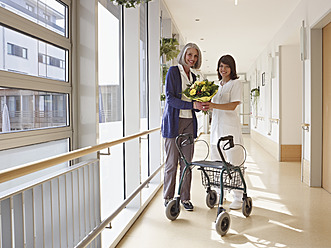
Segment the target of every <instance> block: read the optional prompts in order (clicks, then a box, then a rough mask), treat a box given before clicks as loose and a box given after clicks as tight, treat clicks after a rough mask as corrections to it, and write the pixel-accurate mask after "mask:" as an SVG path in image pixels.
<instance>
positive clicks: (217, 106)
mask: <svg viewBox="0 0 331 248" xmlns="http://www.w3.org/2000/svg"><path fill="white" fill-rule="evenodd" d="M239 104H240V101H237V102H229V103H223V104H221V103H213V102H210V104H209V109H220V110H235V109H236V107H237V106H238V105H239Z"/></svg>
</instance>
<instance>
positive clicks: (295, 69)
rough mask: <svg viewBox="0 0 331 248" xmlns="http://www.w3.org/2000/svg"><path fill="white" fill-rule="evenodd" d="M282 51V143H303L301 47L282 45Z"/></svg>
mask: <svg viewBox="0 0 331 248" xmlns="http://www.w3.org/2000/svg"><path fill="white" fill-rule="evenodd" d="M279 52H280V106H281V108H280V113H281V116H280V120H281V121H280V130H281V137H280V143H281V144H282V145H297V144H301V133H302V131H301V120H302V68H301V67H302V65H301V61H300V47H299V46H297V45H296V46H295V45H291V46H281V47H280V49H279Z"/></svg>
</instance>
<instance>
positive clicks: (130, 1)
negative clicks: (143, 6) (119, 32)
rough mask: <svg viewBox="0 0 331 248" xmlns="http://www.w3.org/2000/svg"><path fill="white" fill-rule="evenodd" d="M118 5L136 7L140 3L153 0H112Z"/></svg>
mask: <svg viewBox="0 0 331 248" xmlns="http://www.w3.org/2000/svg"><path fill="white" fill-rule="evenodd" d="M110 1H111V2H115V4H117V5H124V7H125V8H135V7H136V6H137V5H138V4H140V3H147V2H150V1H152V0H110Z"/></svg>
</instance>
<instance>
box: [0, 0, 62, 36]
mask: <svg viewBox="0 0 331 248" xmlns="http://www.w3.org/2000/svg"><path fill="white" fill-rule="evenodd" d="M0 6H1V7H3V8H5V9H7V10H9V11H12V12H14V13H16V14H18V15H20V16H22V17H24V18H26V19H28V20H30V21H32V22H35V23H38V24H39V25H41V26H43V27H45V28H47V29H49V30H52V31H54V32H56V33H58V34H60V35H62V36H65V37H68V31H67V30H68V27H67V24H68V6H66V5H65V4H64V3H60V2H59V1H56V0H29V1H17V0H16V1H12V0H0Z"/></svg>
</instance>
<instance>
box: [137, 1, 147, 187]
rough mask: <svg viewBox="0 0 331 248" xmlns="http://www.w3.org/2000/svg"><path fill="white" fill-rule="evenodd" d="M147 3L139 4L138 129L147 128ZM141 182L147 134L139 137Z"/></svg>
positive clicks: (145, 166) (144, 171)
mask: <svg viewBox="0 0 331 248" xmlns="http://www.w3.org/2000/svg"><path fill="white" fill-rule="evenodd" d="M147 30H148V29H147V4H141V5H140V63H139V65H140V81H139V82H140V131H145V130H148V128H149V125H148V79H147V75H148V74H147V68H148V67H147V62H148V61H147V58H148V54H147ZM140 141H141V142H140V175H141V179H140V180H141V182H143V181H145V180H146V179H147V178H148V176H149V161H148V144H149V141H148V135H145V136H143V137H141V138H140Z"/></svg>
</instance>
